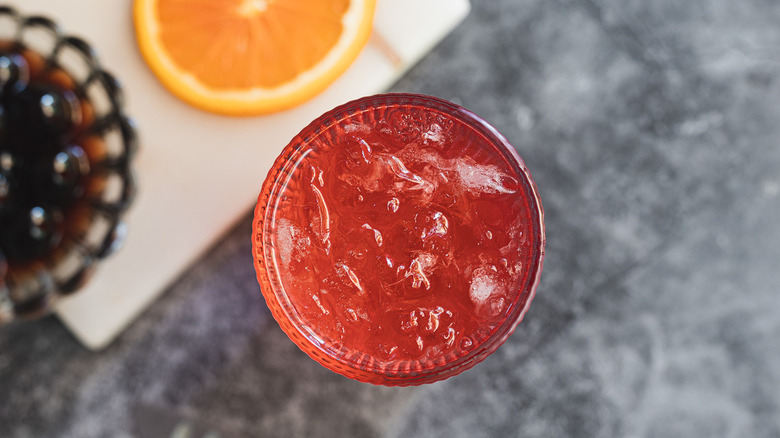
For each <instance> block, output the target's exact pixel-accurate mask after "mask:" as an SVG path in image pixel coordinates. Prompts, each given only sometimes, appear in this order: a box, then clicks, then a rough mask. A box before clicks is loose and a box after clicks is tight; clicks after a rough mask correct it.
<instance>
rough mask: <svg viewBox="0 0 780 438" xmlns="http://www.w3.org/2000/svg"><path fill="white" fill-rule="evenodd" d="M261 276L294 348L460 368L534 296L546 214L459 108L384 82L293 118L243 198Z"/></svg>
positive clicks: (372, 362)
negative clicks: (384, 91)
mask: <svg viewBox="0 0 780 438" xmlns="http://www.w3.org/2000/svg"><path fill="white" fill-rule="evenodd" d="M254 253H255V261H256V267H257V271H258V279H259V281H260V284H261V285H262V289H263V293H264V295H265V297H266V301H267V302H268V304H269V307H270V308H271V310H272V312H273V314H274V316H275V318H276V319H277V320H278V321H279V322H280V324H281V326H282V328H283V329H284V330H285V332H286V333H287V334H288V335H289V336H290V338H291V339H292V340H293V341H295V342H296V343H297V344H298V345H299V346H300V347H301V348H302V349H303V350H304V351H305V352H306V353H308V354H309V355H310V356H312V357H313V358H314V359H315V360H317V361H319V362H320V363H322V364H323V365H325V366H326V367H328V368H330V369H333V370H334V371H337V372H339V373H342V374H344V375H347V376H349V377H352V378H356V379H358V380H362V381H368V382H372V383H381V384H391V385H413V384H420V383H426V382H431V381H435V380H440V379H443V378H446V377H449V376H451V375H454V374H457V373H459V372H461V371H463V370H465V369H467V368H469V367H471V366H473V365H474V364H475V363H477V362H478V361H480V360H482V359H484V358H485V357H487V355H489V354H490V353H492V352H493V351H495V349H496V348H497V347H498V346H499V345H500V344H501V343H503V342H504V341H505V340H506V338H507V337H508V336H509V335H510V334H511V332H512V331H513V330H514V327H515V326H516V325H517V323H518V322H519V321H520V319H521V318H522V316H523V314H524V313H525V311H526V310H527V308H528V305H529V304H530V301H531V298H532V296H533V294H534V291H535V288H536V285H537V284H538V279H539V274H540V271H541V266H542V258H543V254H544V225H543V213H542V208H541V204H540V201H539V197H538V193H537V192H536V188H535V186H534V184H533V181H532V180H531V178H530V175H529V173H528V171H527V169H526V168H525V166H524V164H523V162H522V160H520V158H519V157H518V156H517V154H516V153H515V152H514V149H513V148H512V147H511V146H510V145H509V144H507V143H506V141H505V140H504V139H503V137H501V136H500V135H499V134H498V133H497V132H496V131H495V130H494V129H492V128H491V127H490V126H489V125H487V124H486V123H485V122H483V121H482V120H481V119H479V118H477V117H476V116H474V115H473V114H471V113H469V112H468V111H466V110H464V109H462V108H460V107H458V106H456V105H453V104H451V103H448V102H446V101H442V100H440V99H436V98H432V97H427V96H418V95H380V96H373V97H368V98H363V99H359V100H357V101H354V102H350V103H348V104H346V105H344V106H342V107H339V108H336V109H334V110H332V111H330V112H328V113H327V114H325V115H324V116H322V117H320V118H319V119H317V120H316V121H314V122H313V123H312V124H311V125H309V126H308V127H307V128H305V129H304V130H303V131H302V132H301V134H299V135H298V136H297V137H296V138H294V139H293V141H292V142H291V143H290V145H288V146H287V148H286V149H285V150H284V151H283V153H282V155H281V156H280V157H279V159H278V160H277V162H276V163H275V166H274V168H273V169H272V170H271V172H270V173H269V175H268V178H267V180H266V182H265V184H264V186H263V191H262V193H261V195H260V198H259V202H258V206H257V208H256V211H255V222H254Z"/></svg>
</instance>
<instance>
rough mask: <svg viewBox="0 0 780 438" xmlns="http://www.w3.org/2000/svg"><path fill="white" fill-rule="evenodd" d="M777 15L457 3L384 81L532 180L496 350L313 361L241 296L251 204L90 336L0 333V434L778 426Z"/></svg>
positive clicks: (594, 1)
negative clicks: (505, 335)
mask: <svg viewBox="0 0 780 438" xmlns="http://www.w3.org/2000/svg"><path fill="white" fill-rule="evenodd" d="M779 23H780V3H779V2H776V1H767V0H745V1H739V2H735V1H728V0H696V1H680V0H677V1H673V0H653V1H626V0H570V1H564V0H501V1H497V0H474V1H473V10H472V13H471V15H470V16H469V17H468V18H467V19H466V21H465V22H464V23H463V24H462V25H461V26H460V27H459V28H457V29H456V30H455V32H454V33H452V34H451V35H450V36H449V37H448V38H447V39H446V40H445V41H444V42H443V43H442V44H441V45H440V46H438V47H437V48H436V49H435V50H434V51H433V52H432V53H431V54H430V55H429V56H427V57H426V58H425V59H424V60H423V61H422V62H421V63H420V64H419V65H418V66H417V67H416V68H414V69H413V70H412V71H411V72H410V73H409V74H408V75H407V76H406V77H405V78H403V80H401V81H400V82H399V83H398V84H396V85H395V86H394V87H393V90H394V91H408V92H418V93H426V94H432V95H436V96H439V97H442V98H445V99H449V100H453V101H455V102H458V103H460V104H462V105H464V106H466V107H468V108H469V109H471V110H472V111H474V112H475V113H477V114H479V115H481V116H482V117H483V118H485V119H486V120H488V121H489V122H490V123H492V124H493V125H494V126H495V127H496V128H498V129H499V131H501V132H502V133H503V134H504V135H505V136H506V137H507V138H508V139H509V140H510V142H511V143H513V144H514V145H516V147H517V148H518V150H519V152H520V154H521V156H522V157H523V158H524V159H525V161H526V163H527V164H528V166H529V168H530V169H531V172H532V173H533V175H534V178H535V180H536V182H537V184H538V186H539V190H540V192H541V196H542V200H543V203H544V207H545V210H546V224H547V233H548V246H547V257H546V260H545V269H544V273H543V275H542V282H541V285H540V287H539V292H538V295H537V298H536V299H535V301H534V303H533V305H532V306H531V310H530V312H529V314H528V316H527V317H526V320H525V321H524V322H523V323H522V324H521V325H520V327H519V328H518V330H517V331H516V332H515V334H514V335H513V336H512V337H511V338H510V339H509V341H508V342H507V344H505V345H504V346H503V347H502V348H501V349H499V351H498V352H497V353H496V354H494V355H493V356H491V357H490V358H488V359H487V360H486V361H485V362H483V363H482V364H480V365H478V366H477V367H476V368H474V369H472V370H470V371H467V372H465V373H463V374H462V375H459V376H456V377H454V378H451V379H449V380H447V381H444V382H440V383H437V384H433V385H428V386H423V387H417V388H406V389H398V388H385V387H375V386H371V385H367V384H361V383H357V382H353V381H350V380H347V379H346V378H343V377H341V376H339V375H336V374H333V373H331V372H330V371H327V370H325V369H324V368H322V367H320V366H319V365H317V364H316V363H315V362H313V361H312V360H310V359H309V358H308V357H306V356H305V355H304V354H303V353H301V352H299V351H298V350H297V348H296V347H295V346H294V345H293V344H292V343H291V342H290V341H289V340H288V339H287V338H286V337H285V335H284V334H283V333H282V332H281V330H280V329H279V328H278V327H277V325H276V324H275V323H274V321H273V320H272V319H271V318H270V317H269V313H268V310H267V309H266V308H265V306H264V304H263V302H262V300H261V299H260V298H259V297H260V295H259V286H258V285H257V283H256V280H255V274H254V270H253V267H252V261H251V258H250V257H249V256H248V254H249V253H250V239H249V238H248V235H249V231H250V217H249V212H247V216H246V218H245V219H244V220H242V221H240V222H239V223H238V224H237V225H236V227H235V228H234V229H233V230H232V231H231V232H230V233H229V235H227V236H226V237H225V238H224V239H222V240H221V242H220V243H219V244H218V245H217V246H215V247H214V248H212V250H211V251H209V253H208V254H207V255H206V256H205V257H203V258H202V259H201V260H200V261H199V262H198V263H197V264H196V265H195V266H193V267H192V268H191V269H190V270H189V271H188V272H187V273H186V274H185V275H183V276H182V277H181V278H179V279H178V280H177V281H176V282H175V283H174V284H173V285H172V286H171V287H170V289H169V290H168V291H167V292H166V294H165V295H164V296H163V298H162V299H160V300H159V301H158V302H156V303H155V305H154V306H153V307H152V308H151V309H149V310H148V311H147V312H145V313H144V314H143V315H142V317H141V318H140V319H139V320H138V321H137V322H136V323H135V324H134V325H133V326H132V327H131V328H130V329H129V330H128V331H127V332H125V333H124V334H123V335H122V336H121V337H120V338H119V339H118V340H117V341H116V342H115V343H113V344H112V345H111V346H110V347H109V348H108V349H106V350H104V351H102V352H99V353H94V352H90V351H88V350H86V349H85V348H83V347H82V346H80V345H79V344H78V343H77V342H76V341H75V340H74V338H72V337H71V335H70V334H69V333H68V332H67V331H66V330H65V329H64V328H63V326H62V325H61V324H60V323H59V322H58V321H57V320H56V319H54V318H48V319H44V320H42V321H38V322H35V323H25V324H17V325H13V326H10V327H6V328H4V329H3V330H0V436H2V437H4V438H5V437H11V438H20V437H36V438H37V437H77V438H83V437H136V436H143V435H142V434H145V433H146V432H145V430H147V429H149V428H154V427H157V426H155V425H159V424H162V423H165V422H166V421H168V422H175V421H176V419H177V418H179V417H178V416H182V417H183V418H188V419H191V420H193V421H194V423H196V424H198V425H199V426H198V427H201V428H202V429H199V430H207V429H212V430H214V431H219V432H220V436H225V437H227V436H230V437H235V438H238V437H319V436H322V437H470V438H477V437H648V438H649V437H751V438H769V437H780V341H778V339H780V25H778V24H779ZM158 417H159V418H158ZM154 418H157V419H154ZM160 418H161V419H160ZM160 427H161V428H162V427H163V426H160ZM145 428H146V429H145ZM193 430H194V429H193ZM204 435H205V432H204ZM149 436H151V433H150V435H149ZM181 436H185V435H183V434H182V435H181ZM190 436H192V437H199V436H200V435H198V434H196V433H194V432H193V433H191V434H190Z"/></svg>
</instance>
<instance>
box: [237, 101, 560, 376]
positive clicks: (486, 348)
mask: <svg viewBox="0 0 780 438" xmlns="http://www.w3.org/2000/svg"><path fill="white" fill-rule="evenodd" d="M399 106H417V107H422V108H424V109H425V110H434V111H439V112H442V113H444V114H446V115H448V116H450V117H452V118H455V119H457V120H459V121H461V122H463V123H464V124H465V125H466V126H468V127H470V128H471V129H474V130H475V131H476V132H477V133H478V134H480V135H481V136H482V137H484V138H485V139H486V141H487V142H488V143H490V144H492V145H493V146H495V147H496V151H497V152H499V153H501V154H502V155H503V157H504V158H505V159H506V160H507V161H508V162H509V163H511V166H512V168H513V170H514V171H516V173H517V176H519V177H521V178H522V179H523V181H522V182H521V183H522V184H521V185H522V187H523V196H524V197H526V198H527V202H528V205H529V208H531V209H532V211H531V214H530V217H531V219H532V221H533V224H532V226H533V230H534V233H533V234H534V245H533V246H532V251H533V254H532V257H531V267H530V269H529V274H528V276H527V278H526V280H525V283H524V284H522V285H521V286H520V287H519V291H518V293H517V294H516V297H515V298H514V299H513V300H512V303H511V309H510V311H508V312H507V314H506V316H505V317H504V319H503V320H502V321H501V323H499V324H498V325H497V326H496V327H495V328H494V329H492V330H491V332H490V333H489V335H488V336H487V337H486V338H485V339H483V340H481V341H480V342H479V343H478V344H477V345H475V346H474V348H472V349H470V350H469V351H468V352H467V353H465V354H462V355H455V354H454V353H451V354H447V355H443V356H441V357H439V358H436V359H434V360H433V362H435V364H434V365H433V366H426V367H424V368H423V367H422V366H420V367H415V366H413V365H414V363H419V362H420V361H419V360H414V361H393V360H390V361H381V360H379V359H374V360H366V359H365V358H363V359H362V362H361V363H355V361H353V360H351V359H350V354H351V355H353V356H354V355H355V354H356V353H355V352H354V351H352V350H351V349H349V348H345V347H341V348H340V349H333V348H329V345H323V344H321V343H317V342H314V341H312V340H311V339H310V336H312V335H313V336H316V335H315V334H313V333H307V330H306V328H305V326H306V325H307V323H306V322H305V321H304V320H303V319H302V318H300V317H299V315H298V314H297V312H296V311H295V309H294V305H293V304H292V303H291V302H290V301H289V300H288V299H287V297H286V292H284V290H283V287H282V282H281V278H280V277H279V270H280V269H279V268H278V266H277V263H278V260H277V259H276V257H275V256H274V251H273V245H270V244H269V243H271V241H270V240H268V239H271V238H272V236H273V233H270V232H267V231H269V230H270V229H273V222H274V221H273V217H272V216H273V213H274V211H275V209H274V208H269V206H273V203H274V201H275V200H277V199H278V195H279V189H280V188H281V187H283V186H284V184H283V183H281V182H280V181H282V180H283V179H285V177H289V176H290V175H291V174H292V172H293V170H294V168H295V167H296V163H297V162H298V161H299V160H300V159H303V156H302V155H301V154H300V151H301V150H302V149H305V148H306V146H307V145H308V144H309V143H311V142H312V141H314V140H315V139H316V138H317V137H318V136H320V135H321V134H322V133H324V132H327V131H328V130H330V129H331V128H332V127H333V126H335V125H337V124H338V123H340V122H341V121H343V120H344V119H346V118H351V117H353V116H355V115H356V114H359V113H361V112H365V111H369V110H373V109H378V108H382V107H399ZM545 242H546V238H545V230H544V211H543V207H542V204H541V199H540V197H539V192H538V190H537V188H536V184H535V183H534V181H533V179H532V178H531V174H530V172H529V170H528V168H527V166H526V165H525V162H524V161H523V159H522V158H521V157H520V155H519V154H518V153H517V151H516V149H515V148H514V147H513V146H512V145H511V144H510V143H509V142H508V141H507V140H506V139H505V138H504V137H503V136H502V135H501V134H500V133H499V132H498V131H497V130H496V129H495V128H493V127H492V126H491V125H490V124H488V123H487V122H486V121H485V120H483V119H482V118H480V117H479V116H477V115H475V114H474V113H472V112H471V111H469V110H467V109H465V108H463V107H461V106H460V105H457V104H454V103H452V102H449V101H446V100H443V99H440V98H437V97H433V96H428V95H422V94H412V93H385V94H377V95H372V96H365V97H361V98H358V99H355V100H352V101H349V102H347V103H344V104H342V105H339V106H337V107H335V108H333V109H331V110H329V111H327V112H325V113H324V114H322V115H321V116H319V117H318V118H316V119H314V120H313V121H312V122H311V123H309V124H308V125H307V126H306V127H305V128H303V129H302V130H301V131H300V132H299V133H298V134H297V135H296V136H295V137H294V138H293V139H292V140H291V141H290V142H289V143H288V144H287V146H285V148H284V149H283V150H282V152H281V153H280V154H279V156H278V157H277V159H276V161H275V162H274V165H273V167H272V168H271V170H270V171H269V172H268V175H267V176H266V179H265V180H264V182H263V186H262V189H261V192H260V194H259V196H258V202H257V205H256V207H255V211H254V219H253V224H252V251H253V256H254V265H255V269H256V274H257V279H258V282H259V283H260V285H261V292H262V294H263V297H264V298H265V300H266V302H267V304H268V307H269V308H270V309H271V312H272V315H273V316H274V319H276V321H277V322H278V323H279V325H280V326H281V328H282V330H283V331H284V332H285V333H286V334H287V335H288V337H289V338H290V339H291V340H292V341H293V342H294V343H295V344H296V345H298V347H299V348H300V349H301V350H303V351H304V352H305V353H306V354H308V355H309V356H310V357H311V358H312V359H314V360H315V361H317V362H319V363H320V364H321V365H323V366H325V367H326V368H329V369H331V370H332V371H335V372H337V373H339V374H342V375H345V376H347V377H350V378H354V379H356V380H360V381H364V382H369V383H375V384H377V383H378V384H385V385H395V386H408V385H418V384H422V383H429V382H433V381H437V380H443V379H445V378H448V377H450V376H452V375H455V374H458V373H460V372H462V371H465V370H466V369H468V368H471V367H472V366H474V365H475V364H477V363H479V362H481V361H482V360H484V359H485V358H486V357H487V356H489V355H490V354H492V353H493V352H495V351H496V350H497V349H498V347H499V346H500V345H501V344H503V343H504V342H505V341H506V340H507V339H508V338H509V336H510V335H511V334H512V333H513V332H514V330H515V328H516V327H517V325H518V324H519V323H520V321H522V319H523V317H524V315H525V313H526V312H527V311H528V308H529V307H530V304H531V301H532V300H533V298H534V296H535V294H536V289H537V286H538V284H539V279H540V274H541V271H542V265H543V260H544V247H545ZM279 289H282V290H281V291H280V290H279ZM361 355H362V353H361V354H358V355H357V357H360V356H361ZM450 355H452V357H449V356H450ZM407 362H408V363H407ZM387 363H397V364H396V366H394V367H388V366H386V365H385V364H387Z"/></svg>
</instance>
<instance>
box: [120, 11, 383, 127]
mask: <svg viewBox="0 0 780 438" xmlns="http://www.w3.org/2000/svg"><path fill="white" fill-rule="evenodd" d="M375 4H376V0H135V6H134V17H135V29H136V36H137V38H138V45H139V48H140V50H141V54H142V55H143V57H144V59H145V60H146V62H147V64H148V65H149V67H150V68H151V69H152V71H153V72H154V73H155V75H157V77H158V78H159V80H160V81H161V82H162V83H163V85H165V87H166V88H168V89H169V90H170V91H171V92H172V93H173V94H175V95H176V96H178V97H179V98H180V99H182V100H184V101H185V102H188V103H190V104H191V105H194V106H196V107H198V108H201V109H204V110H207V111H212V112H215V113H220V114H229V115H244V116H246V115H257V114H263V113H269V112H273V111H279V110H283V109H287V108H291V107H293V106H296V105H298V104H300V103H302V102H304V101H306V100H308V99H310V98H312V97H313V96H315V95H316V94H318V93H319V92H321V91H322V90H324V89H325V88H326V87H327V86H328V85H330V84H331V83H332V82H333V81H334V80H336V78H338V77H339V76H340V75H341V74H342V73H343V72H344V71H345V70H346V69H347V67H349V65H350V64H351V63H352V62H353V61H354V60H355V58H357V56H358V54H359V53H360V50H361V49H362V48H363V46H364V45H365V44H366V41H367V40H368V37H369V35H370V33H371V25H372V21H373V15H374V8H375Z"/></svg>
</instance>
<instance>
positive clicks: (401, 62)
mask: <svg viewBox="0 0 780 438" xmlns="http://www.w3.org/2000/svg"><path fill="white" fill-rule="evenodd" d="M10 5H11V6H13V7H14V8H16V9H17V10H18V11H19V12H21V13H22V14H25V15H33V14H37V15H46V16H48V17H50V18H52V19H54V20H55V21H56V22H57V23H58V24H59V25H60V27H61V28H62V30H63V31H64V32H65V33H66V34H71V35H76V36H80V37H82V38H84V39H85V40H87V41H89V42H90V43H91V44H92V45H93V47H94V48H95V49H96V51H97V52H98V55H99V56H100V59H101V63H102V65H103V66H104V68H106V69H107V70H109V71H110V72H112V73H114V74H115V75H116V76H117V77H118V79H119V80H120V81H121V82H122V84H123V85H124V87H125V94H126V97H127V105H128V106H127V112H128V114H129V115H130V116H131V117H132V118H134V119H135V120H136V122H137V125H138V129H139V137H140V146H141V151H140V153H139V155H138V157H137V161H136V163H135V167H136V170H137V176H138V183H139V186H140V188H139V194H138V197H137V198H136V201H135V204H134V205H133V207H132V209H131V210H130V213H129V214H128V216H127V222H128V226H129V235H128V238H127V241H126V243H125V246H124V248H122V249H121V250H120V251H119V252H118V253H116V254H114V255H113V256H111V257H110V258H109V259H108V260H106V261H105V262H103V263H102V264H101V265H100V267H99V269H98V271H97V273H96V274H95V276H94V277H93V279H92V281H91V282H90V283H89V284H88V285H87V287H86V288H85V289H83V290H81V291H79V292H78V293H77V294H75V295H73V296H71V297H68V298H65V299H63V300H61V301H59V303H58V305H57V309H56V312H57V314H58V315H59V317H60V318H61V319H62V321H63V322H64V323H65V325H66V326H67V327H68V328H69V329H70V330H71V331H72V332H73V334H74V335H75V336H76V337H77V338H78V339H79V340H80V341H81V342H82V343H83V344H84V345H86V346H87V347H89V348H92V349H100V348H102V347H105V346H106V345H108V344H109V343H110V342H111V340H113V339H114V338H115V337H116V336H117V335H118V334H119V333H121V331H122V330H123V329H124V328H125V327H126V326H127V325H128V324H129V323H130V322H131V321H132V320H133V319H134V318H135V317H136V316H138V314H139V313H140V312H141V311H142V310H143V309H144V308H146V307H147V306H148V305H149V304H151V303H152V301H153V300H154V299H155V298H156V297H157V296H159V294H161V293H162V292H163V291H164V290H165V288H166V287H167V286H168V284H169V283H170V282H171V281H172V280H173V279H175V278H176V277H177V276H178V275H179V274H181V273H182V272H183V271H184V270H185V269H186V268H187V266H188V265H189V264H190V263H192V262H193V261H195V260H196V259H197V258H199V257H200V256H202V255H203V252H204V251H205V250H206V249H207V248H208V247H209V246H210V245H211V244H213V243H214V240H215V239H216V238H218V237H219V236H221V235H223V234H224V233H225V232H226V231H227V229H228V228H229V227H230V226H231V225H233V224H234V223H235V221H236V220H238V218H240V217H241V216H242V215H245V214H246V213H247V212H248V211H249V209H250V208H252V206H253V205H254V202H255V200H256V199H257V194H258V193H259V191H260V186H261V184H262V182H263V180H264V179H265V175H266V173H267V172H268V169H270V167H271V165H272V164H273V161H274V160H275V158H276V156H277V155H278V154H279V153H280V152H281V150H282V148H283V147H284V146H285V145H287V143H288V142H289V141H290V139H291V138H292V137H293V136H294V135H295V134H297V133H298V131H300V130H301V129H302V128H303V127H304V126H306V125H307V124H308V123H309V122H310V121H311V120H313V119H314V118H316V117H317V116H319V115H320V114H322V113H323V112H325V111H327V110H329V109H331V108H333V107H335V106H337V105H339V104H341V103H344V102H347V101H348V100H351V99H354V98H357V97H360V96H365V95H370V94H375V93H380V92H382V91H384V90H386V89H387V88H388V87H389V86H390V85H392V84H393V83H394V82H395V81H396V80H397V79H398V78H399V77H400V76H401V75H402V74H403V73H404V72H405V71H406V70H407V69H408V68H409V67H410V66H412V65H413V64H414V63H416V62H417V61H418V60H419V59H420V58H422V56H423V55H425V54H426V53H427V52H428V51H429V50H430V49H431V48H432V47H433V46H434V45H435V44H437V43H438V42H439V41H440V40H441V39H442V38H444V36H445V35H447V34H448V33H449V32H450V31H451V30H452V29H453V28H454V27H455V26H456V25H457V24H458V23H460V21H461V20H462V19H463V18H465V16H466V15H467V14H468V11H469V8H470V5H469V2H468V0H378V1H377V9H376V15H375V21H374V35H373V36H372V39H371V41H370V42H369V44H368V45H367V46H366V48H365V49H364V50H363V52H362V53H361V54H360V56H359V57H358V59H357V60H356V61H355V63H354V64H353V65H352V66H351V67H350V69H349V70H348V71H347V72H345V73H344V75H343V76H342V77H341V78H339V80H338V81H337V82H335V83H334V84H333V85H332V86H331V87H330V88H328V89H327V90H326V91H325V92H323V93H322V94H320V95H319V96H317V97H316V98H314V99H313V100H311V101H309V102H307V103H305V104H304V105H301V106H299V107H297V108H295V109H293V110H289V111H286V112H283V113H278V114H273V115H268V116H262V117H254V118H229V117H223V116H217V115H214V114H210V113H206V112H203V111H200V110H197V109H194V108H191V107H189V106H187V105H186V104H184V103H183V102H181V101H179V100H177V99H176V98H174V97H173V96H172V95H171V94H170V93H168V92H167V91H166V90H165V89H164V88H163V87H162V85H160V84H159V82H157V80H156V79H155V77H154V76H153V75H152V73H151V71H150V70H149V69H148V68H147V67H146V65H145V64H144V62H143V60H142V59H141V57H140V54H139V53H138V50H137V48H136V44H135V35H134V31H133V25H132V19H131V9H132V1H130V0H125V1H116V0H110V1H107V0H69V1H61V0H15V1H10ZM246 238H247V239H249V238H250V236H246ZM247 257H250V255H249V254H247ZM247 293H254V292H253V291H247ZM258 299H260V298H259V297H258Z"/></svg>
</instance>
